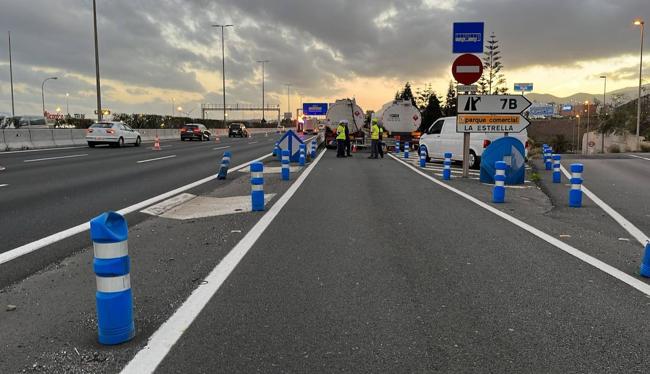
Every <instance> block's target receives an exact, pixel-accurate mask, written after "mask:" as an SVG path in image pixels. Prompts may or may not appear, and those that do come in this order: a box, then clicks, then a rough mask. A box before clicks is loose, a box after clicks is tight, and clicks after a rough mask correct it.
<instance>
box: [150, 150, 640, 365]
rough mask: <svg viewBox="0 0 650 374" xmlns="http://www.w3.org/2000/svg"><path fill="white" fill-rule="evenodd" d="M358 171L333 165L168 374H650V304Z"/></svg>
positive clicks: (234, 281)
mask: <svg viewBox="0 0 650 374" xmlns="http://www.w3.org/2000/svg"><path fill="white" fill-rule="evenodd" d="M358 156H360V155H358ZM358 156H357V157H355V158H353V159H345V160H339V159H336V158H335V157H334V153H333V152H328V153H327V154H326V156H325V158H324V159H323V160H322V161H321V163H320V164H319V165H318V166H317V168H316V169H315V170H314V172H313V173H312V174H311V175H310V176H309V178H308V179H307V180H306V182H305V183H304V184H303V185H302V187H301V188H300V189H299V190H298V192H297V193H296V195H294V197H293V198H292V199H291V200H290V201H289V202H288V203H287V205H286V206H285V207H284V209H283V210H282V211H281V212H280V213H279V215H278V216H277V218H276V219H275V220H274V221H273V222H272V223H271V225H270V226H269V228H268V229H267V230H266V231H265V232H264V234H262V237H261V238H260V239H259V240H258V241H257V242H256V244H255V245H254V246H253V247H252V249H251V250H250V252H249V253H248V254H247V255H246V257H245V258H244V259H243V260H242V262H241V263H240V264H239V266H238V267H237V268H236V269H235V270H234V272H233V273H232V274H231V276H230V277H229V278H228V279H227V280H226V282H225V283H224V285H223V286H222V287H221V288H220V289H219V291H218V292H217V294H216V295H215V296H214V297H213V298H212V299H211V301H210V302H209V303H208V304H207V306H206V308H205V309H204V310H203V311H202V312H201V314H199V316H198V318H197V319H196V320H195V321H194V322H193V324H192V325H191V327H190V328H189V329H188V330H186V331H185V332H184V334H183V336H182V337H181V339H180V340H179V341H178V343H177V344H176V345H175V346H174V347H173V348H172V350H171V352H170V353H169V354H168V355H167V356H166V358H165V359H164V361H163V362H162V363H161V365H160V366H159V367H158V370H157V372H160V373H172V372H173V373H179V372H186V371H187V370H191V371H192V372H206V373H207V372H224V373H250V372H265V373H266V372H268V373H275V372H278V373H280V372H283V373H285V372H286V373H289V372H353V373H361V372H644V371H646V369H647V365H648V363H650V358H648V355H647V349H646V347H647V344H646V342H647V341H648V338H650V332H649V331H647V329H643V328H642V326H644V325H645V323H646V321H647V319H648V317H650V316H649V314H650V312H649V311H648V306H647V305H648V303H647V298H646V297H645V296H644V295H643V294H641V293H640V292H638V291H636V290H634V289H632V288H631V287H629V286H627V285H625V284H624V283H622V282H620V281H617V280H616V279H614V278H612V277H611V276H609V275H608V274H606V273H604V272H602V271H600V270H597V269H596V268H593V267H591V266H588V265H586V264H585V263H583V262H581V261H580V260H578V259H576V258H574V257H572V256H570V255H568V254H566V253H564V252H562V251H560V250H558V249H557V248H555V247H554V246H551V245H550V244H548V243H546V242H544V241H542V240H541V239H538V238H536V237H533V236H532V235H531V234H529V233H528V232H525V231H523V230H520V229H518V228H516V227H515V226H513V225H512V224H510V223H508V222H507V221H505V220H502V219H500V218H497V217H496V216H494V215H493V214H491V213H489V212H487V211H485V210H482V209H480V208H478V207H477V206H476V205H474V204H472V203H470V202H468V201H467V200H464V199H463V198H461V197H459V196H458V195H455V194H453V193H452V192H449V191H446V190H444V189H442V188H440V187H437V186H435V185H433V184H432V183H431V182H430V181H428V180H426V179H424V178H423V177H421V176H419V175H417V174H415V173H414V172H412V171H410V170H409V169H407V168H405V167H404V166H402V165H400V164H398V163H397V162H395V161H393V160H390V159H385V160H367V159H365V158H362V157H358Z"/></svg>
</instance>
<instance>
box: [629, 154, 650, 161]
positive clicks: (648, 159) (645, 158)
mask: <svg viewBox="0 0 650 374" xmlns="http://www.w3.org/2000/svg"><path fill="white" fill-rule="evenodd" d="M628 156H630V157H634V158H640V159H642V160H646V161H650V158H647V157H641V156H637V155H628Z"/></svg>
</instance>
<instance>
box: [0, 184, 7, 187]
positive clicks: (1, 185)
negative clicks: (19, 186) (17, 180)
mask: <svg viewBox="0 0 650 374" xmlns="http://www.w3.org/2000/svg"><path fill="white" fill-rule="evenodd" d="M7 186H8V184H0V187H7Z"/></svg>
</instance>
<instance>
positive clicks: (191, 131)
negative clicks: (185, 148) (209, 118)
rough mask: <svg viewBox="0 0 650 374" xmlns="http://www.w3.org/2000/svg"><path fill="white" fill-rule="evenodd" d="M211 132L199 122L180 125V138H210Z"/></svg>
mask: <svg viewBox="0 0 650 374" xmlns="http://www.w3.org/2000/svg"><path fill="white" fill-rule="evenodd" d="M210 136H212V133H211V132H210V130H208V128H207V127H205V125H203V124H201V123H188V124H186V125H183V127H181V140H182V141H185V140H194V139H197V140H200V141H203V140H210Z"/></svg>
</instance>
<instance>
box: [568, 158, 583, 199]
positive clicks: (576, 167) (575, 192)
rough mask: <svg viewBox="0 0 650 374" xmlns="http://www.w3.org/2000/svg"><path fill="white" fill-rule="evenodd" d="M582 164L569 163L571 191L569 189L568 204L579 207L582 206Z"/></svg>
mask: <svg viewBox="0 0 650 374" xmlns="http://www.w3.org/2000/svg"><path fill="white" fill-rule="evenodd" d="M583 171H584V166H583V165H582V164H571V191H569V206H570V207H571V208H580V207H581V206H582V172H583Z"/></svg>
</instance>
